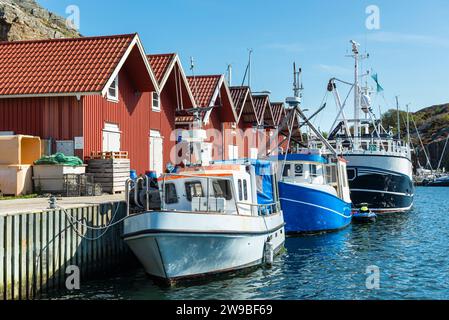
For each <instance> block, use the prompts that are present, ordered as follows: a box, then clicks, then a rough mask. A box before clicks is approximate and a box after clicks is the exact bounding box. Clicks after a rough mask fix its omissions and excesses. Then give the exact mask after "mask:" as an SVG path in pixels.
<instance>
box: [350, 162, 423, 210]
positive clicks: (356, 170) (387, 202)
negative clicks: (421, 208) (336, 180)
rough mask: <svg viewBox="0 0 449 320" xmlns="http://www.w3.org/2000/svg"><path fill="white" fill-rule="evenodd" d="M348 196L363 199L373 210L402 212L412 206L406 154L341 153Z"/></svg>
mask: <svg viewBox="0 0 449 320" xmlns="http://www.w3.org/2000/svg"><path fill="white" fill-rule="evenodd" d="M345 158H346V159H347V160H348V177H349V178H350V179H349V187H350V191H351V200H352V202H353V204H354V205H355V206H358V205H360V204H362V203H367V204H368V205H369V207H370V210H371V211H373V212H375V213H377V214H382V213H389V212H406V211H409V210H410V209H411V208H412V207H413V200H414V192H415V187H414V184H413V180H412V165H411V162H410V160H408V159H407V158H401V157H393V156H370V155H345Z"/></svg>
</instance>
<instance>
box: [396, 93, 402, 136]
mask: <svg viewBox="0 0 449 320" xmlns="http://www.w3.org/2000/svg"><path fill="white" fill-rule="evenodd" d="M396 113H397V115H398V140H401V119H400V114H399V97H398V96H396Z"/></svg>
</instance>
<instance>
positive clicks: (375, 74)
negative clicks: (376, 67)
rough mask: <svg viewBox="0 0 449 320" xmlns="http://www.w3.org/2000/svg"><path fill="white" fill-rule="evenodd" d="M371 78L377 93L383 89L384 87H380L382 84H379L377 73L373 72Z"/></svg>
mask: <svg viewBox="0 0 449 320" xmlns="http://www.w3.org/2000/svg"><path fill="white" fill-rule="evenodd" d="M371 78H373V80H374V82H376V85H377V93H379V92H382V91H384V88H382V86H381V85H380V84H379V78H378V77H377V73H373V75H372V76H371Z"/></svg>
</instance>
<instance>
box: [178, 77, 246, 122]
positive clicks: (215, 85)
mask: <svg viewBox="0 0 449 320" xmlns="http://www.w3.org/2000/svg"><path fill="white" fill-rule="evenodd" d="M187 80H188V82H189V85H190V90H191V91H192V93H193V96H194V97H195V101H196V105H197V106H198V107H199V108H201V107H203V108H207V107H214V106H218V105H221V107H225V106H226V105H228V106H229V108H230V110H228V111H229V112H230V113H231V114H232V117H227V115H228V113H226V111H225V110H221V111H220V113H221V115H222V117H223V121H232V122H237V119H238V116H237V113H236V111H235V107H234V102H233V100H232V96H231V92H230V90H229V87H228V85H227V84H226V81H224V76H223V75H200V76H190V77H187ZM221 107H217V108H214V109H212V110H209V111H208V112H206V114H205V115H204V118H203V121H204V123H208V122H209V117H210V115H211V112H212V111H213V110H215V109H219V108H221Z"/></svg>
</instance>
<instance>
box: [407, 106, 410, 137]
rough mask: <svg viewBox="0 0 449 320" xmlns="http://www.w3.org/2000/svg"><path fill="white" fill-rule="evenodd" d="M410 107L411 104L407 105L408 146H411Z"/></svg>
mask: <svg viewBox="0 0 449 320" xmlns="http://www.w3.org/2000/svg"><path fill="white" fill-rule="evenodd" d="M409 106H410V103H408V104H407V105H406V107H407V146H409V145H410V116H409Z"/></svg>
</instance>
